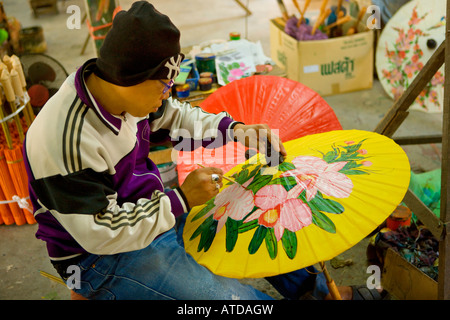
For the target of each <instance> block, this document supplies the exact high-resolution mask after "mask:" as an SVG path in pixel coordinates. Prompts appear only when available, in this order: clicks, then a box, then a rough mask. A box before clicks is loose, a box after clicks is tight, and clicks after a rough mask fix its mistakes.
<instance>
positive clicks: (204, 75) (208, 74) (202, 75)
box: [200, 72, 216, 83]
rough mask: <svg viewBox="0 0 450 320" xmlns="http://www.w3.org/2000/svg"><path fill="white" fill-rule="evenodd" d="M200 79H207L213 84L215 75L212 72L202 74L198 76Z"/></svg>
mask: <svg viewBox="0 0 450 320" xmlns="http://www.w3.org/2000/svg"><path fill="white" fill-rule="evenodd" d="M201 78H209V79H211V80H212V82H213V83H214V82H216V75H215V74H214V73H212V72H202V73H201V74H200V79H201Z"/></svg>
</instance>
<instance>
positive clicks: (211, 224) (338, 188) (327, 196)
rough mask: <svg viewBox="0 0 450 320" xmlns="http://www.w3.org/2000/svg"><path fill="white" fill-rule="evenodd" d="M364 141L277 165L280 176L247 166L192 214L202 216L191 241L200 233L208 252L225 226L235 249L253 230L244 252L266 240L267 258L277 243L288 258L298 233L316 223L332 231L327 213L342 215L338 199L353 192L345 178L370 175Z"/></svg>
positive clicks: (201, 246)
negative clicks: (245, 233) (242, 235)
mask: <svg viewBox="0 0 450 320" xmlns="http://www.w3.org/2000/svg"><path fill="white" fill-rule="evenodd" d="M363 142H364V140H363V141H360V142H359V143H355V142H354V141H346V142H345V143H344V144H343V145H339V146H336V145H332V146H331V150H330V151H329V152H327V153H322V158H319V157H314V156H298V157H295V158H294V159H293V160H292V161H291V162H289V161H285V162H283V163H281V164H280V165H279V166H278V172H279V174H277V175H276V177H274V175H268V174H263V173H262V172H263V170H261V169H262V168H263V166H262V164H250V163H249V164H245V165H243V166H242V170H241V171H240V172H238V173H235V174H234V175H233V176H232V177H233V178H234V180H235V182H237V183H238V184H240V185H238V184H236V183H230V185H229V186H228V187H227V188H225V189H224V190H223V191H222V192H221V193H219V194H218V195H217V196H216V197H215V198H213V199H211V200H210V201H208V202H207V203H206V205H205V206H204V207H203V208H202V209H201V210H200V211H199V212H198V213H197V214H196V215H195V216H194V217H193V219H192V221H195V220H198V219H200V218H204V219H205V220H204V221H203V222H202V223H201V224H200V226H199V227H198V228H197V229H196V230H195V231H194V233H193V234H192V236H191V237H190V240H193V239H195V238H197V237H199V236H200V241H199V244H198V247H197V250H198V251H201V250H204V251H205V252H206V251H208V249H209V247H210V246H211V244H212V241H213V240H214V237H215V235H216V234H217V233H218V232H220V230H222V229H223V227H224V226H225V229H226V251H227V252H231V251H233V249H234V247H235V244H236V242H237V239H238V236H239V234H241V233H244V232H249V231H250V230H254V229H256V230H255V231H254V233H253V236H252V239H251V241H250V243H249V244H248V252H249V253H250V254H254V253H256V252H257V251H258V250H260V248H261V247H262V244H263V243H264V242H265V248H266V250H267V252H268V254H269V256H270V258H271V259H275V258H276V257H277V255H278V247H279V243H281V247H282V248H283V250H284V252H285V253H286V255H287V256H288V257H289V258H290V259H294V257H295V256H296V254H297V232H298V231H300V230H301V229H303V228H308V227H309V226H311V225H315V226H317V227H319V228H320V229H322V230H324V231H326V232H329V233H336V226H335V224H334V223H333V221H332V219H331V218H330V216H328V215H329V214H331V215H335V214H343V213H344V212H345V208H344V206H343V205H342V204H340V203H339V202H338V201H337V200H338V199H343V198H347V197H349V196H350V195H351V193H352V190H353V182H352V180H351V179H350V177H349V176H352V175H362V174H370V171H369V170H368V168H369V167H370V166H371V165H372V163H371V161H368V160H367V158H369V157H370V152H369V151H368V150H367V149H364V148H362V145H363Z"/></svg>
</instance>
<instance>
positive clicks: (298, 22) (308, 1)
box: [297, 0, 311, 28]
mask: <svg viewBox="0 0 450 320" xmlns="http://www.w3.org/2000/svg"><path fill="white" fill-rule="evenodd" d="M310 3H311V0H306V1H305V5H304V6H303V11H302V12H301V13H300V19H298V21H297V28H298V27H300V25H301V24H302V22H303V17H304V16H305V14H306V10H307V9H308V7H309V4H310Z"/></svg>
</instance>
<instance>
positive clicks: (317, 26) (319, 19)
mask: <svg viewBox="0 0 450 320" xmlns="http://www.w3.org/2000/svg"><path fill="white" fill-rule="evenodd" d="M330 14H331V9H327V10H325V11H324V12H323V13H322V14H321V15H320V16H319V18H318V19H317V21H316V23H315V24H314V27H313V29H312V31H311V34H312V35H314V34H315V33H316V30H317V28H319V27H320V25H321V24H322V23H323V22H324V21H325V19H326V18H327V17H328V16H329V15H330Z"/></svg>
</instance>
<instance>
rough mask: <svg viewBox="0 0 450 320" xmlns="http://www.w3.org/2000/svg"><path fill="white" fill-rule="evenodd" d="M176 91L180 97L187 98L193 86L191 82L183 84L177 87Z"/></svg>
mask: <svg viewBox="0 0 450 320" xmlns="http://www.w3.org/2000/svg"><path fill="white" fill-rule="evenodd" d="M175 91H176V92H177V97H178V98H187V97H189V92H190V91H191V87H190V86H189V84H187V83H186V84H182V85H179V86H176V87H175Z"/></svg>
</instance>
